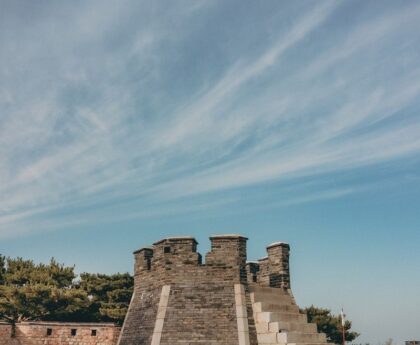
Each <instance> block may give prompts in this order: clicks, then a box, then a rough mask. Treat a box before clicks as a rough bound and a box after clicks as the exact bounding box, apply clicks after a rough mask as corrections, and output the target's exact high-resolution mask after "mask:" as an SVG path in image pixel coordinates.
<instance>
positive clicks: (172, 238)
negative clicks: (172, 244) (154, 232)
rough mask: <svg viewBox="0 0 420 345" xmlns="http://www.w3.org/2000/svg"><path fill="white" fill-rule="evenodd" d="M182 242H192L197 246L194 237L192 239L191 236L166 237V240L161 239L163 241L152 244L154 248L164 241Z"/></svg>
mask: <svg viewBox="0 0 420 345" xmlns="http://www.w3.org/2000/svg"><path fill="white" fill-rule="evenodd" d="M182 240H189V241H194V242H195V243H197V244H198V242H197V240H196V239H195V238H194V237H192V236H176V237H166V238H163V239H161V240H159V241H157V242H155V243H153V245H154V246H155V245H157V244H159V243H162V242H165V241H182Z"/></svg>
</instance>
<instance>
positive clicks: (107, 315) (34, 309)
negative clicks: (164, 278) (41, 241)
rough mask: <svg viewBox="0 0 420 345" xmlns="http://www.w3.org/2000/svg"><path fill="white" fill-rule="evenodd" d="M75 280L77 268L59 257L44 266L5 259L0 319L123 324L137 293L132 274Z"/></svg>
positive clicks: (0, 273) (0, 260)
mask: <svg viewBox="0 0 420 345" xmlns="http://www.w3.org/2000/svg"><path fill="white" fill-rule="evenodd" d="M75 278H76V275H75V273H74V266H65V265H63V264H59V263H58V262H56V261H55V260H54V259H51V261H50V263H49V264H47V265H45V264H35V263H34V262H33V261H32V260H24V259H22V258H16V259H13V258H5V257H4V256H2V255H0V320H3V321H7V322H9V323H11V324H12V325H14V324H16V323H17V322H21V321H30V320H44V321H47V320H49V321H79V322H80V321H97V322H100V321H112V322H116V323H118V324H121V323H122V322H123V320H124V316H125V314H126V312H127V308H128V305H129V303H130V298H131V294H132V289H133V278H132V277H131V276H130V275H129V274H128V273H125V274H114V275H105V274H89V273H83V274H82V275H81V279H80V280H75Z"/></svg>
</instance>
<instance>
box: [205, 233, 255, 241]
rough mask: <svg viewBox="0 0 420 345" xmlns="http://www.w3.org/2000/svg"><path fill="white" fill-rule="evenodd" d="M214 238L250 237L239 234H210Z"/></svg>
mask: <svg viewBox="0 0 420 345" xmlns="http://www.w3.org/2000/svg"><path fill="white" fill-rule="evenodd" d="M212 238H244V239H246V240H247V239H248V237H245V236H242V235H239V234H222V235H212V236H210V239H212Z"/></svg>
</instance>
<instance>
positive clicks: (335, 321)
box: [301, 305, 359, 344]
mask: <svg viewBox="0 0 420 345" xmlns="http://www.w3.org/2000/svg"><path fill="white" fill-rule="evenodd" d="M301 311H302V312H304V313H306V315H307V316H308V322H312V323H316V325H317V327H318V332H322V333H325V334H326V336H327V340H328V342H331V343H335V344H341V343H342V339H343V336H342V326H341V318H340V316H337V315H333V314H331V310H329V309H323V308H317V307H314V306H313V305H312V306H310V307H306V308H305V309H302V310H301ZM350 329H351V321H349V320H346V321H345V324H344V330H345V339H346V341H353V340H354V339H356V338H357V337H358V336H359V333H357V332H354V331H350Z"/></svg>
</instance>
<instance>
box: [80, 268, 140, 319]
mask: <svg viewBox="0 0 420 345" xmlns="http://www.w3.org/2000/svg"><path fill="white" fill-rule="evenodd" d="M80 277H81V280H80V282H79V286H80V288H81V289H82V290H83V291H86V293H87V294H88V296H89V298H90V300H91V305H90V315H91V316H92V317H93V318H95V319H97V320H101V321H112V322H115V323H117V324H122V323H123V321H124V317H125V314H126V313H127V310H128V306H129V304H130V299H131V295H132V293H133V284H134V280H133V277H132V276H131V275H130V274H128V273H117V274H113V275H106V274H91V273H82V274H81V275H80Z"/></svg>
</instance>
